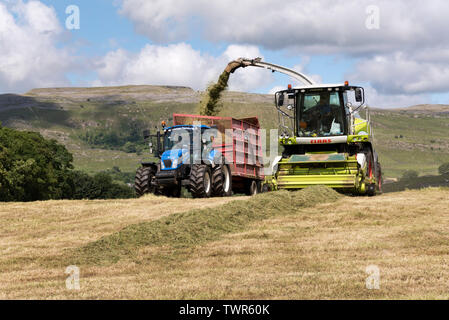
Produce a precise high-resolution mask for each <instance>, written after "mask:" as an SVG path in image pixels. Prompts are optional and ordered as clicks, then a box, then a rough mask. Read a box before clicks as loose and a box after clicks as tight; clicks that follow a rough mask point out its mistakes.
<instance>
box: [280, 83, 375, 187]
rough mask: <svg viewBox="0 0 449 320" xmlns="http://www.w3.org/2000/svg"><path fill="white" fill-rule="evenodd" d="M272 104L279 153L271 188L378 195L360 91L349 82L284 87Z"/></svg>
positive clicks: (363, 100) (369, 124)
mask: <svg viewBox="0 0 449 320" xmlns="http://www.w3.org/2000/svg"><path fill="white" fill-rule="evenodd" d="M275 101H276V109H277V111H278V116H279V133H280V137H279V143H280V145H281V146H282V147H283V149H284V150H283V153H282V157H280V159H279V158H278V162H277V163H276V164H275V166H274V168H275V171H276V172H275V173H274V176H273V183H274V184H275V185H276V188H278V189H301V188H304V187H307V186H310V185H318V184H319V185H327V186H329V187H332V188H334V189H338V190H341V191H345V192H351V193H354V194H368V195H374V194H375V193H376V191H377V192H380V191H381V188H382V173H381V167H380V164H379V161H378V156H377V153H376V152H375V150H374V148H373V145H372V142H373V130H372V127H371V123H370V116H369V110H368V108H367V107H366V105H365V95H364V89H363V88H362V87H358V86H350V85H349V83H348V82H345V83H344V84H335V85H326V84H320V85H315V84H313V85H307V86H302V87H296V88H292V87H291V86H289V88H288V89H286V90H282V91H279V92H277V93H276V94H275ZM362 112H363V113H364V115H365V118H362V116H361V113H362Z"/></svg>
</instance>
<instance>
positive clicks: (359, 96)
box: [355, 88, 363, 102]
mask: <svg viewBox="0 0 449 320" xmlns="http://www.w3.org/2000/svg"><path fill="white" fill-rule="evenodd" d="M355 101H357V102H362V101H363V92H362V89H361V88H357V89H355Z"/></svg>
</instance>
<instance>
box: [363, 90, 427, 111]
mask: <svg viewBox="0 0 449 320" xmlns="http://www.w3.org/2000/svg"><path fill="white" fill-rule="evenodd" d="M365 96H366V104H367V105H368V106H370V107H373V108H403V107H409V106H414V105H418V104H426V103H429V101H430V95H428V94H383V93H380V92H378V91H377V90H376V89H375V88H373V87H372V86H367V87H365Z"/></svg>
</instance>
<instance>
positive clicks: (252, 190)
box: [245, 180, 259, 196]
mask: <svg viewBox="0 0 449 320" xmlns="http://www.w3.org/2000/svg"><path fill="white" fill-rule="evenodd" d="M245 193H246V195H248V196H255V195H256V194H258V193H259V189H258V187H257V182H256V181H255V180H251V182H249V183H248V187H247V188H246V192H245Z"/></svg>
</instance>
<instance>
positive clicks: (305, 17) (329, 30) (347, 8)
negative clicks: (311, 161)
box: [120, 0, 449, 54]
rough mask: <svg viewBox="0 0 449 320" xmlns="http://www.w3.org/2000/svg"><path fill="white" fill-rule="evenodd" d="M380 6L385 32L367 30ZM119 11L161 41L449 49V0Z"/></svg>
mask: <svg viewBox="0 0 449 320" xmlns="http://www.w3.org/2000/svg"><path fill="white" fill-rule="evenodd" d="M373 4H374V5H376V6H378V7H379V12H380V28H379V29H378V30H376V29H374V30H369V29H368V28H366V21H367V19H368V18H369V16H368V14H367V12H366V9H367V7H368V6H370V5H373ZM120 12H121V13H122V14H123V15H125V16H126V17H128V18H129V19H130V20H131V21H132V22H134V24H135V26H136V30H137V31H138V32H140V33H142V34H145V35H146V36H148V37H149V38H150V39H152V40H154V41H158V42H170V41H174V40H186V39H188V37H189V36H191V35H192V34H193V33H198V32H200V33H202V35H203V36H204V37H206V38H207V39H209V40H211V41H216V42H228V43H241V44H253V45H259V46H264V47H266V48H269V49H273V50H278V49H285V48H298V49H300V50H301V51H302V52H310V53H335V52H344V53H352V54H364V53H368V54H371V53H379V52H390V51H392V50H395V49H397V48H404V47H412V48H417V47H422V46H428V45H440V44H441V42H444V43H446V44H447V43H448V42H449V39H447V37H446V39H442V38H441V37H440V33H439V32H440V31H441V30H445V29H447V27H448V26H449V23H448V20H447V16H448V14H449V3H447V1H444V0H433V1H431V2H429V1H428V2H422V1H418V0H407V1H405V0H402V1H389V0H377V1H375V2H373V1H372V0H321V1H310V0H296V1H292V0H290V1H283V2H282V5H280V4H279V2H278V1H270V0H247V1H237V0H215V1H206V0H190V1H177V0H122V7H121V10H120Z"/></svg>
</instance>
